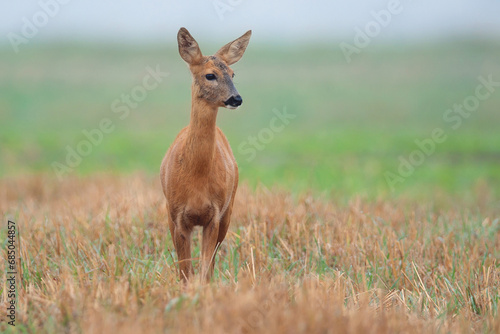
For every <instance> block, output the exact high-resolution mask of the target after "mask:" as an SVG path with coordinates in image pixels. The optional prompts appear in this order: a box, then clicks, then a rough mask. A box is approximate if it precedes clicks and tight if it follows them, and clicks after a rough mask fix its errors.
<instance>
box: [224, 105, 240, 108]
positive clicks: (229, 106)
mask: <svg viewBox="0 0 500 334" xmlns="http://www.w3.org/2000/svg"><path fill="white" fill-rule="evenodd" d="M239 107H240V106H237V107H233V106H231V105H226V108H227V109H238V108H239Z"/></svg>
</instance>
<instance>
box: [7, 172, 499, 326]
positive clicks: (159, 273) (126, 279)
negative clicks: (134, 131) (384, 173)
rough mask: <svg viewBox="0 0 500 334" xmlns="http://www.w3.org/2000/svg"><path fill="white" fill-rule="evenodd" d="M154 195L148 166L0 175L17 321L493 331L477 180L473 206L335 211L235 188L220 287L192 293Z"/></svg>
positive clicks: (315, 201) (495, 232)
mask: <svg viewBox="0 0 500 334" xmlns="http://www.w3.org/2000/svg"><path fill="white" fill-rule="evenodd" d="M160 189H161V188H160V186H159V182H157V180H156V179H153V178H149V177H145V176H141V175H134V176H127V177H113V176H92V177H86V178H82V179H79V178H72V179H67V180H65V181H64V182H57V181H54V180H52V179H50V178H47V177H45V176H38V177H25V178H16V179H4V180H0V212H1V214H2V217H3V220H2V221H3V223H2V226H1V229H0V233H2V234H1V235H2V240H4V236H6V220H7V218H11V219H14V220H15V221H16V222H17V223H18V224H19V227H20V228H19V230H20V235H21V247H20V254H21V259H22V265H21V272H22V273H21V277H22V283H21V284H20V285H21V286H19V287H18V294H19V309H18V318H17V321H18V326H17V327H16V330H17V331H19V330H20V329H23V328H24V331H25V332H26V331H27V332H31V333H43V332H49V333H52V332H68V333H80V332H83V333H107V332H110V333H158V332H184V333H198V332H203V331H204V332H207V333H225V332H237V333H238V332H242V333H251V332H257V333H265V332H269V333H333V332H338V333H392V332H405V333H424V332H425V333H432V332H465V333H467V332H485V331H486V332H499V331H500V319H499V318H498V311H497V308H498V302H499V296H500V291H499V287H500V267H499V261H498V258H499V255H500V253H499V249H500V220H499V218H498V217H499V216H500V210H499V207H498V202H497V203H496V204H495V203H494V202H493V199H492V198H491V197H489V196H488V195H487V194H486V195H484V194H485V192H484V190H485V189H482V192H481V193H482V194H483V195H481V196H479V197H480V199H478V200H477V201H476V202H475V203H465V202H458V203H453V198H451V199H449V200H447V201H445V203H444V204H443V203H441V204H439V205H438V204H436V203H437V202H435V201H434V202H432V203H415V202H411V201H404V200H399V201H397V202H396V201H382V200H380V201H366V200H363V199H359V198H355V199H352V200H351V201H350V202H348V203H345V204H338V203H339V202H334V201H332V200H327V199H321V198H315V197H312V196H310V195H303V196H292V195H291V194H289V193H287V192H284V191H278V190H273V191H270V190H268V189H265V188H261V189H258V190H257V191H255V192H254V191H251V190H250V189H248V188H247V187H244V186H243V187H241V188H240V189H239V192H238V197H237V202H236V204H235V210H234V216H233V223H232V226H231V229H230V232H229V233H228V237H227V238H226V240H225V242H224V245H223V247H222V249H221V251H220V253H219V256H218V257H217V264H216V278H215V280H214V282H213V283H212V284H210V285H203V284H200V283H198V282H197V281H195V282H192V283H190V284H188V285H187V286H183V285H182V284H180V283H179V282H178V280H177V273H176V269H175V265H174V259H175V253H174V250H173V247H172V242H171V239H170V235H169V233H168V228H167V226H166V223H165V219H164V215H165V209H164V200H163V196H162V193H161V190H160ZM198 237H199V235H197V236H196V240H195V252H196V254H195V255H194V256H198V255H199V243H198V239H197V238H198ZM5 255H6V253H5V247H3V248H2V259H5ZM2 261H4V260H2ZM2 267H5V265H3V266H2ZM2 281H4V280H2ZM4 287H5V286H4ZM1 298H2V299H1V300H0V303H1V304H2V305H1V307H0V312H2V317H3V312H5V311H4V310H5V306H6V304H5V302H6V296H5V293H4V292H3V293H2V297H1ZM0 330H1V331H13V328H11V327H10V326H7V325H6V324H5V322H2V323H1V324H0Z"/></svg>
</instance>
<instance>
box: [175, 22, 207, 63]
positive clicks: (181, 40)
mask: <svg viewBox="0 0 500 334" xmlns="http://www.w3.org/2000/svg"><path fill="white" fill-rule="evenodd" d="M177 43H178V44H179V54H180V55H181V58H182V59H184V61H185V62H186V63H188V64H196V63H198V62H199V61H200V60H201V58H202V57H203V56H202V54H201V51H200V47H199V46H198V43H196V41H195V39H194V38H193V36H191V34H190V33H189V31H188V30H187V29H186V28H180V29H179V32H178V33H177Z"/></svg>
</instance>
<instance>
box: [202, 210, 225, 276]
mask: <svg viewBox="0 0 500 334" xmlns="http://www.w3.org/2000/svg"><path fill="white" fill-rule="evenodd" d="M214 211H215V212H214V216H213V218H212V220H211V221H210V223H209V224H208V225H207V226H205V227H203V241H202V249H201V275H202V276H201V277H202V279H203V278H204V279H205V280H206V281H210V279H211V278H212V276H213V274H214V265H215V253H216V252H217V247H218V246H219V245H218V242H217V239H218V237H219V227H220V217H219V210H218V209H216V210H214Z"/></svg>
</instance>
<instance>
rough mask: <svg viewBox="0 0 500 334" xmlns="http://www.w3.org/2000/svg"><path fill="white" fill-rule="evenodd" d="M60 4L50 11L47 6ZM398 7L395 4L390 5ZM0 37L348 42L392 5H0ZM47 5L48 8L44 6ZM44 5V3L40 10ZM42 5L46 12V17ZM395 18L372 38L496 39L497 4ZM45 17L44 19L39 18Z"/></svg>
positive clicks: (158, 0) (259, 1) (448, 4)
mask: <svg viewBox="0 0 500 334" xmlns="http://www.w3.org/2000/svg"><path fill="white" fill-rule="evenodd" d="M58 1H61V2H67V3H66V4H61V5H59V8H54V7H53V3H58ZM392 1H397V0H392ZM2 2H3V3H2V5H1V6H0V9H1V11H0V35H1V36H2V43H9V39H8V36H9V33H15V34H19V35H21V34H22V29H23V26H25V25H26V23H25V22H26V21H25V20H27V21H29V22H32V23H33V22H34V21H36V20H37V19H38V20H39V21H38V22H39V23H38V25H39V26H40V28H39V31H38V32H37V33H36V34H35V36H33V37H30V41H32V40H36V41H37V42H43V41H46V40H53V39H60V38H64V39H68V40H79V39H84V40H101V41H108V40H109V41H118V42H132V43H133V42H140V41H144V42H159V43H170V42H172V41H174V40H175V34H176V32H177V30H178V29H179V27H181V26H185V27H187V28H188V29H189V30H190V31H191V32H192V33H193V35H195V37H196V36H202V37H203V38H206V39H209V38H212V39H213V40H216V41H225V40H226V39H227V38H228V37H233V36H239V35H241V34H242V33H243V32H245V31H246V30H248V29H253V31H254V36H253V40H254V41H256V40H259V41H261V42H280V41H283V42H285V43H287V42H288V43H289V42H294V41H297V40H301V41H307V40H314V41H316V42H317V41H321V40H325V39H326V40H328V41H330V40H345V41H347V42H349V41H352V39H353V36H354V29H355V27H360V28H364V27H365V26H366V24H367V23H368V22H370V21H371V20H373V17H372V11H380V10H384V9H387V8H388V6H389V3H390V2H391V1H378V0H366V1H347V0H342V1H341V0H336V1H335V0H330V1H327V0H317V1H305V0H302V1H290V0H288V1H284V0H274V1H273V0H267V1H264V0H202V1H182V0H175V1H167V0H143V1H139V0H40V1H27V0H16V1H7V0H3V1H2ZM51 3H52V5H50V4H51ZM43 4H47V5H45V6H44V5H43ZM42 7H46V8H51V10H53V13H52V14H53V17H51V16H48V15H46V14H44V13H43V12H42V13H40V12H41V11H42ZM400 8H402V9H401V13H399V14H397V15H392V18H391V19H390V21H389V23H388V25H387V26H386V27H382V28H381V31H380V33H379V34H378V36H377V39H378V40H387V39H391V38H399V39H408V38H422V39H425V38H434V37H443V36H445V37H446V36H450V35H471V34H472V35H492V36H496V37H498V38H500V1H498V0H469V1H468V0H413V1H412V0H410V1H404V0H401V1H400ZM45 19H46V20H45Z"/></svg>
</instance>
